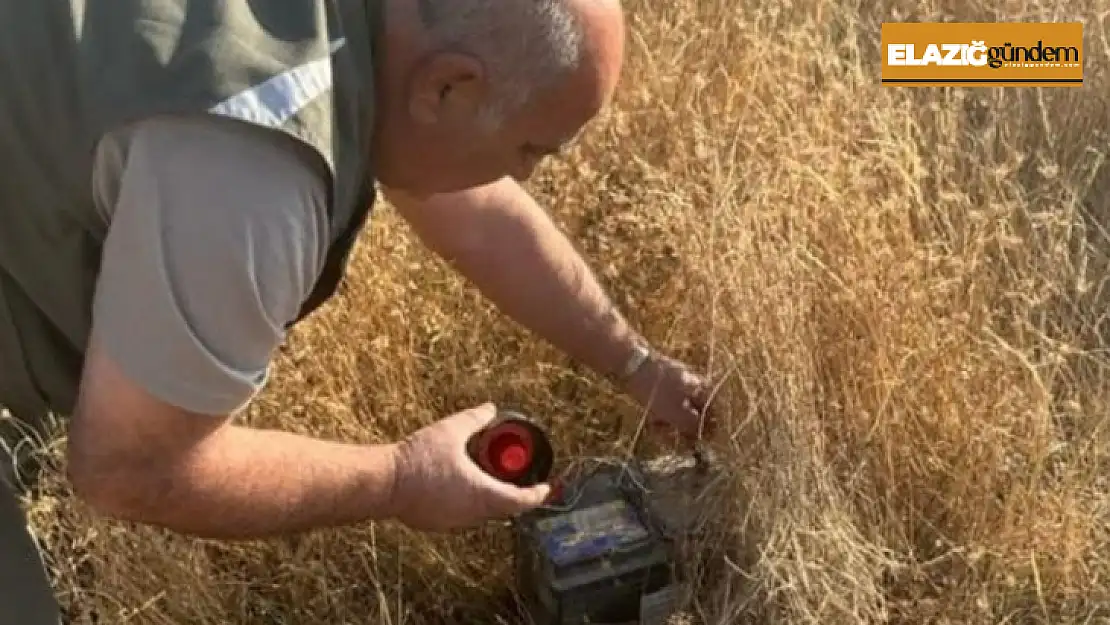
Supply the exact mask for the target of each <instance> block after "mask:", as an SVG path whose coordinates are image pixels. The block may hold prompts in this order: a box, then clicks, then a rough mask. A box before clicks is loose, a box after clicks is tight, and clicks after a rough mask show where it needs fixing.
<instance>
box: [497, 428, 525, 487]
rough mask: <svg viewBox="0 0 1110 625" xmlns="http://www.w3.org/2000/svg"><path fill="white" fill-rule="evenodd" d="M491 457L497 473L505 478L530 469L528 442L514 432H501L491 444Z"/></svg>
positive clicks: (518, 433)
mask: <svg viewBox="0 0 1110 625" xmlns="http://www.w3.org/2000/svg"><path fill="white" fill-rule="evenodd" d="M489 457H490V459H491V460H492V461H493V463H494V464H495V465H496V471H497V472H498V473H500V474H502V475H505V476H515V475H517V474H519V473H521V472H523V471H525V470H526V469H527V468H528V465H529V464H530V463H531V461H532V459H531V453H530V450H529V449H528V444H527V440H526V438H525V437H524V436H522V435H521V433H520V432H516V431H513V430H509V431H505V432H499V433H498V434H497V435H495V436H494V437H493V439H492V440H491V441H490V442H489Z"/></svg>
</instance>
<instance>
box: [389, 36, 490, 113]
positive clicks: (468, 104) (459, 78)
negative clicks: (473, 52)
mask: <svg viewBox="0 0 1110 625" xmlns="http://www.w3.org/2000/svg"><path fill="white" fill-rule="evenodd" d="M488 82H489V81H488V75H487V73H486V69H485V67H484V66H483V65H482V63H481V62H480V61H478V59H476V58H474V57H473V56H470V55H466V54H459V53H455V52H440V53H436V54H432V55H430V56H429V57H427V58H426V59H425V60H424V61H422V62H421V63H420V64H418V65H417V67H416V69H415V71H414V72H413V80H412V82H411V83H410V84H411V91H410V93H411V98H410V101H409V113H410V114H411V115H412V118H413V119H414V120H415V121H416V122H417V123H419V124H426V125H432V124H444V123H447V124H457V123H460V122H465V121H467V120H469V119H472V118H473V117H474V116H475V115H476V114H477V113H478V111H479V109H480V108H481V105H482V101H483V100H484V99H485V98H486V96H487V93H488Z"/></svg>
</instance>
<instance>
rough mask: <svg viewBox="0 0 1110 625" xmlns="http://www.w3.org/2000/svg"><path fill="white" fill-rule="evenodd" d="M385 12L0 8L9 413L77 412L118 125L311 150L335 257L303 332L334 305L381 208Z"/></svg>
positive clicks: (210, 4) (85, 4) (1, 246)
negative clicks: (209, 118)
mask: <svg viewBox="0 0 1110 625" xmlns="http://www.w3.org/2000/svg"><path fill="white" fill-rule="evenodd" d="M377 5H378V0H141V1H140V0H96V1H93V0H33V1H28V0H0V291H2V292H0V405H7V406H9V407H10V408H12V409H13V411H15V410H22V411H33V412H39V411H43V410H50V411H53V412H57V413H61V414H68V413H70V412H71V411H72V409H73V405H74V402H75V399H76V390H77V384H78V380H79V377H80V370H81V364H82V362H83V359H84V347H85V344H86V341H87V337H88V333H89V328H90V325H91V324H90V309H91V299H92V294H93V289H94V287H95V282H96V278H97V274H98V265H99V258H100V247H101V242H102V241H103V239H104V236H105V234H106V232H105V230H106V229H105V227H104V225H103V224H102V223H101V222H100V220H99V218H98V217H97V216H96V213H95V210H94V206H93V203H92V192H91V187H90V173H91V165H92V155H93V150H94V146H95V144H96V141H97V139H98V138H99V137H100V136H101V135H102V134H103V133H104V132H105V131H106V130H108V129H111V128H113V127H116V126H118V125H120V124H125V123H127V122H129V121H132V120H137V119H141V118H144V117H147V116H150V115H156V114H159V113H175V112H185V113H198V112H202V113H203V112H207V113H210V114H213V115H220V116H226V117H230V118H235V119H238V120H242V121H244V122H247V123H252V124H257V125H259V126H263V127H266V128H271V129H274V130H277V131H280V132H284V133H286V134H288V135H289V136H291V137H293V138H294V139H296V140H298V141H300V142H302V143H304V144H305V145H307V146H308V147H309V148H311V149H312V150H313V151H314V152H315V153H316V154H318V155H319V156H320V158H321V159H322V162H323V163H324V164H325V165H326V170H327V171H328V172H329V173H330V174H331V176H332V180H331V198H330V204H329V210H330V227H331V239H332V242H333V244H332V246H331V248H330V250H329V253H328V258H327V263H326V268H325V270H324V271H323V273H322V276H321V278H320V279H319V281H318V283H317V284H316V285H315V288H314V291H313V293H312V295H311V296H310V297H309V298H308V300H307V301H305V302H304V306H303V308H302V310H301V314H300V317H299V318H298V320H300V319H303V318H304V317H305V316H306V315H308V314H309V313H311V312H312V311H313V310H315V309H316V308H317V307H318V306H320V305H321V304H322V303H324V302H325V301H326V300H327V299H328V298H329V297H330V296H331V295H332V294H333V293H334V292H335V289H336V287H337V285H338V284H339V282H340V280H341V278H342V275H343V272H344V269H345V266H346V263H347V258H348V254H349V252H350V248H351V245H352V244H353V242H354V240H355V238H356V236H357V234H358V232H359V230H360V229H361V227H362V225H363V224H364V222H365V220H366V219H367V217H368V215H369V213H370V210H371V207H372V204H373V201H374V198H375V190H374V181H373V176H372V169H371V165H372V163H370V162H369V160H370V150H369V144H368V142H369V140H370V137H371V134H372V132H371V131H372V126H373V112H374V82H373V80H374V69H373V65H374V61H375V58H374V37H375V35H376V34H377V32H378V28H379V23H380V16H379V14H378V12H379V9H378V6H377ZM5 327H6V328H7V331H5ZM13 329H14V331H13ZM13 335H14V338H13ZM13 343H15V344H13Z"/></svg>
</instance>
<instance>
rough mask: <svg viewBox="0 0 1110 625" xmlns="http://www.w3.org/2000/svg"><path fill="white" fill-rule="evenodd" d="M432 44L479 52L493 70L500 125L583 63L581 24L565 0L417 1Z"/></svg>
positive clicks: (489, 117)
mask: <svg viewBox="0 0 1110 625" xmlns="http://www.w3.org/2000/svg"><path fill="white" fill-rule="evenodd" d="M417 3H418V5H419V10H420V15H421V18H422V20H423V22H424V25H425V27H426V28H427V29H428V30H429V31H430V33H431V38H432V42H433V45H434V46H436V47H439V48H448V49H454V50H458V51H460V52H466V53H469V54H473V55H475V56H476V57H478V58H479V59H480V60H481V61H482V63H484V64H485V65H486V67H487V68H488V71H489V72H490V81H491V86H492V88H493V90H494V93H493V102H492V103H491V105H490V107H489V109H488V110H487V111H486V114H485V121H486V122H487V123H488V124H489V125H491V126H496V125H497V124H498V123H499V122H500V121H501V119H502V118H503V116H504V115H507V114H509V113H511V112H512V111H513V110H514V109H516V108H517V107H519V106H522V105H524V104H525V103H527V102H528V99H529V98H530V97H531V96H532V95H533V94H535V92H537V91H539V90H541V89H543V88H544V87H547V86H548V85H550V84H552V83H553V82H555V81H556V80H558V79H559V78H561V77H563V76H565V75H566V73H567V72H569V71H572V70H574V69H575V68H577V67H578V64H579V62H580V61H581V56H582V29H581V27H580V25H579V23H578V20H577V18H576V17H575V15H574V14H573V13H572V12H571V10H570V9H569V8H568V7H567V5H566V0H417Z"/></svg>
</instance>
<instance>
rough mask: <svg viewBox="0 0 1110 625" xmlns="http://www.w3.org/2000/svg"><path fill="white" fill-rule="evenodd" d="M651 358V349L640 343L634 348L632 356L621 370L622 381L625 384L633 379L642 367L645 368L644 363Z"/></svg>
mask: <svg viewBox="0 0 1110 625" xmlns="http://www.w3.org/2000/svg"><path fill="white" fill-rule="evenodd" d="M649 358H651V350H650V349H648V348H647V347H645V346H643V345H641V344H639V343H637V344H636V345H635V346H633V348H632V355H631V356H629V357H628V360H627V361H626V362H625V363H624V368H623V369H621V372H620V379H621V381H622V382H623V381H625V380H627V379H628V378H630V377H632V376H633V375H634V374H635V373H636V372H637V371H639V370H640V367H642V366H644V363H645V362H647V361H648V359H649Z"/></svg>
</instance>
